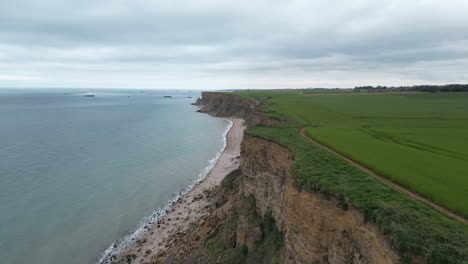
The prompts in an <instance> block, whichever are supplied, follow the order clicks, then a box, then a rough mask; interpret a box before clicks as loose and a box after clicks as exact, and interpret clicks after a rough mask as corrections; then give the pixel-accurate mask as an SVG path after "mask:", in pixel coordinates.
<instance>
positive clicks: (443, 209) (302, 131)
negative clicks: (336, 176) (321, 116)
mask: <svg viewBox="0 0 468 264" xmlns="http://www.w3.org/2000/svg"><path fill="white" fill-rule="evenodd" d="M301 135H302V136H303V137H304V138H305V139H307V140H308V141H310V142H312V143H314V144H316V145H319V146H320V147H322V148H323V149H325V150H326V151H328V152H330V153H332V154H334V155H335V156H338V157H339V158H341V159H343V160H345V161H347V162H348V163H351V165H353V166H355V167H356V168H358V169H360V170H362V171H364V172H365V173H367V174H369V175H372V176H374V177H375V178H377V179H379V180H380V181H382V182H383V183H385V184H387V185H389V186H391V187H393V188H395V189H397V190H398V191H400V192H402V193H405V194H407V195H409V196H411V197H413V198H414V199H417V200H419V201H421V202H423V203H425V204H427V205H429V206H431V207H432V208H434V209H436V210H439V211H441V212H443V213H445V214H446V215H449V216H451V217H453V218H455V219H457V220H459V221H461V222H463V223H467V221H466V219H465V218H463V217H462V216H460V215H457V214H455V213H454V212H452V211H450V210H448V209H446V208H444V207H442V206H440V205H437V204H435V203H434V202H432V201H430V200H428V199H427V198H424V197H422V196H420V195H419V194H416V193H414V192H412V191H411V190H409V189H407V188H406V187H403V186H401V185H400V184H397V183H395V182H393V181H391V180H389V179H388V178H386V177H384V176H382V175H380V174H378V173H376V172H374V171H373V170H371V169H369V168H367V167H365V166H363V165H362V164H360V163H358V162H356V161H354V160H352V159H350V158H347V157H345V156H343V155H342V154H340V153H338V152H336V151H334V150H333V149H331V148H329V147H327V146H325V145H323V144H322V143H320V142H318V141H316V140H314V139H312V138H310V137H309V136H308V135H307V133H306V127H304V128H302V129H301Z"/></svg>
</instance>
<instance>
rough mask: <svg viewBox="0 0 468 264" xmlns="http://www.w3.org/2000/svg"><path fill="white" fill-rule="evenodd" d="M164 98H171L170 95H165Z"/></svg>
mask: <svg viewBox="0 0 468 264" xmlns="http://www.w3.org/2000/svg"><path fill="white" fill-rule="evenodd" d="M164 98H172V96H170V95H165V96H164Z"/></svg>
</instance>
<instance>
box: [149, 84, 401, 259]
mask: <svg viewBox="0 0 468 264" xmlns="http://www.w3.org/2000/svg"><path fill="white" fill-rule="evenodd" d="M196 104H197V105H199V106H201V110H200V111H202V112H206V113H209V114H212V115H215V116H223V117H225V116H234V117H240V118H244V119H245V120H246V121H247V123H248V124H250V125H252V124H259V123H262V124H263V123H265V122H266V123H267V124H271V122H272V121H271V120H268V119H266V118H263V117H262V116H261V113H259V112H257V111H256V109H255V108H256V106H257V103H256V102H251V101H248V100H246V99H243V98H240V97H237V96H232V95H229V94H226V93H203V96H202V98H199V99H198V100H197V103H196ZM293 160H294V157H293V153H292V152H290V151H289V150H288V149H287V148H286V147H283V146H280V145H278V144H276V143H274V142H271V141H268V140H265V139H262V138H257V137H253V136H248V135H246V136H244V139H243V142H242V148H241V165H240V169H239V170H237V171H234V172H233V173H231V174H230V175H228V176H227V177H226V178H225V179H224V180H223V182H222V184H221V186H220V187H219V188H218V189H217V190H215V191H213V193H212V194H210V195H211V197H212V202H213V203H214V204H215V205H216V206H215V209H213V211H212V213H211V214H210V215H209V216H207V217H206V218H204V219H203V220H201V221H199V222H198V223H195V224H193V225H192V226H191V227H190V228H189V230H188V231H187V232H186V233H184V234H181V235H179V236H178V237H174V241H175V242H174V243H172V244H171V245H170V246H169V247H168V248H167V250H165V251H164V252H160V253H159V254H158V255H157V257H155V258H154V259H153V261H154V263H165V264H170V263H398V262H399V258H398V254H397V253H396V252H395V250H394V249H392V248H391V247H390V246H389V243H388V241H387V240H386V238H385V237H384V236H383V234H382V232H381V231H380V230H379V228H378V227H377V226H376V225H374V224H370V223H366V222H365V221H364V218H363V216H362V215H361V213H360V212H359V211H358V210H357V209H355V208H354V207H353V206H352V205H350V204H348V203H346V201H343V200H339V199H337V198H334V197H330V196H328V195H326V194H321V193H320V192H316V193H310V192H307V191H304V190H298V189H297V188H296V187H295V185H294V180H293V176H292V175H291V166H292V163H293Z"/></svg>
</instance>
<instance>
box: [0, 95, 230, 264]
mask: <svg viewBox="0 0 468 264" xmlns="http://www.w3.org/2000/svg"><path fill="white" fill-rule="evenodd" d="M199 96H200V92H198V91H182V90H178V91H174V90H127V89H102V90H101V89H100V90H97V89H95V90H92V89H57V88H54V89H0V128H1V129H0V138H1V140H0V197H1V203H0V210H1V212H2V214H0V237H1V238H2V239H1V240H0V255H1V256H2V262H4V263H12V264H16V263H48V264H55V263H71V264H74V263H76V264H78V263H96V262H97V261H98V260H99V258H100V257H101V255H102V254H103V253H104V251H105V250H106V249H108V248H109V246H111V245H112V243H113V242H114V241H122V239H124V238H125V237H128V236H129V235H131V234H133V233H135V232H136V231H137V230H138V229H139V228H141V226H142V225H143V224H144V223H145V222H147V221H149V220H150V218H151V217H155V216H156V215H157V212H158V210H160V209H163V208H164V207H165V206H166V205H167V203H168V202H169V201H172V200H173V199H175V198H176V197H177V196H178V194H179V193H180V192H181V191H184V190H187V188H189V187H190V186H191V185H193V184H194V183H195V182H197V181H198V180H199V179H200V178H201V177H203V176H204V175H205V174H206V173H207V172H208V170H209V168H210V167H211V166H212V165H213V163H214V162H215V161H216V157H217V156H218V155H219V153H220V151H221V150H222V149H223V147H224V146H225V138H224V136H225V133H226V130H227V128H228V127H229V125H230V124H229V122H228V121H227V120H224V119H220V118H215V117H211V116H209V115H206V114H202V113H198V112H197V109H198V108H197V107H196V106H193V105H191V103H193V102H194V101H195V100H196V98H197V97H199Z"/></svg>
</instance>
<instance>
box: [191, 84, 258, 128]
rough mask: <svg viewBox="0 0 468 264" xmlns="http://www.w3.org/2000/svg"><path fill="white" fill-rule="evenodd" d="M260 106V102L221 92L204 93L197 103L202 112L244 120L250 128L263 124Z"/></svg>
mask: <svg viewBox="0 0 468 264" xmlns="http://www.w3.org/2000/svg"><path fill="white" fill-rule="evenodd" d="M259 104H260V102H253V101H249V100H247V99H245V98H242V97H239V96H235V95H230V94H228V93H219V92H202V97H201V98H198V99H197V101H196V103H195V105H197V106H199V107H200V110H199V111H200V112H203V113H208V114H210V115H213V116H217V117H238V118H242V119H244V120H245V122H246V124H247V125H249V126H251V125H256V124H259V123H260V122H262V119H263V118H262V117H261V115H260V114H259V113H258V112H257V111H256V106H257V105H259Z"/></svg>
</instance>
